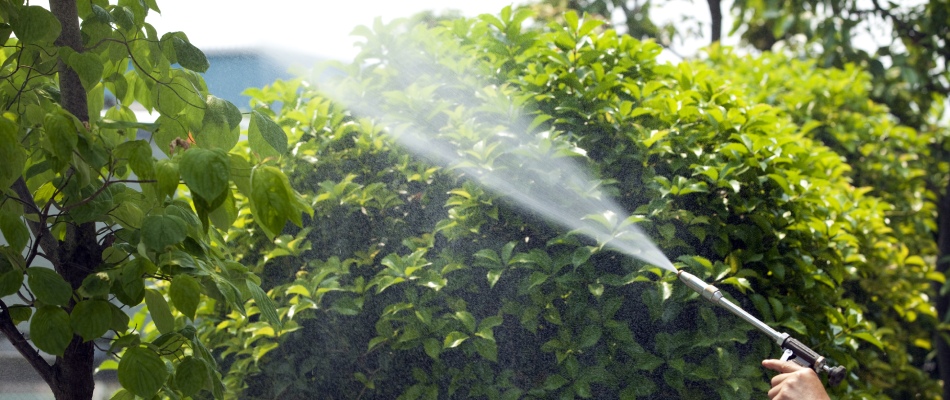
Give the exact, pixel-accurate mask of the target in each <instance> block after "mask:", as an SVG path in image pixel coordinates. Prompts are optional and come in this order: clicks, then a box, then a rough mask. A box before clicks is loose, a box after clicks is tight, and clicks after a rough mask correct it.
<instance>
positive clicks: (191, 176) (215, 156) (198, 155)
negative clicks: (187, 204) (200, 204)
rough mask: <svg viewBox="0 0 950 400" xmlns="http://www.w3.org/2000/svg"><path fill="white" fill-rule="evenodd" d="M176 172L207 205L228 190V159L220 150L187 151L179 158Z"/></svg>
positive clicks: (198, 149) (194, 149)
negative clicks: (177, 171)
mask: <svg viewBox="0 0 950 400" xmlns="http://www.w3.org/2000/svg"><path fill="white" fill-rule="evenodd" d="M178 170H179V172H180V173H181V177H182V180H184V181H185V185H187V186H188V188H189V189H191V192H192V193H194V194H195V195H196V196H198V197H200V198H201V199H203V200H205V201H206V202H208V203H211V202H212V201H214V200H215V199H217V198H219V197H220V196H221V195H223V194H224V192H225V191H226V190H228V180H229V179H230V174H231V166H230V159H229V158H228V155H227V153H225V152H224V151H222V150H218V149H215V150H208V149H202V148H197V147H193V148H191V149H188V151H186V152H185V154H184V155H183V156H182V158H181V162H180V163H179V165H178ZM209 211H210V210H209Z"/></svg>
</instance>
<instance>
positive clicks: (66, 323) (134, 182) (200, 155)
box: [0, 0, 309, 399]
mask: <svg viewBox="0 0 950 400" xmlns="http://www.w3.org/2000/svg"><path fill="white" fill-rule="evenodd" d="M158 10H159V9H158V6H157V5H156V4H155V1H154V0H149V1H139V0H131V1H129V0H119V1H118V3H117V4H110V2H108V1H105V0H93V1H88V0H87V1H73V0H53V1H51V2H50V8H49V9H46V8H43V7H40V6H35V5H29V4H26V5H24V4H23V1H10V0H4V1H0V21H2V23H0V36H2V37H0V41H2V42H4V43H5V45H4V46H3V48H2V49H0V76H2V80H0V107H2V114H3V115H2V117H0V193H2V194H0V232H2V234H3V238H4V239H5V244H4V245H2V246H0V299H2V300H0V332H2V333H3V335H4V336H5V339H4V340H9V341H10V342H11V343H12V344H13V345H14V347H15V348H16V349H17V350H18V351H19V352H20V354H21V355H23V357H24V358H25V359H26V360H27V361H28V362H29V363H30V365H31V366H32V367H33V368H34V369H35V370H36V372H37V373H38V375H39V376H40V377H42V378H43V379H44V380H45V381H46V383H47V384H48V385H49V386H50V388H51V390H52V392H53V394H54V395H55V396H56V398H57V399H73V398H75V399H89V398H92V396H93V386H94V380H93V373H94V368H96V367H97V366H96V365H94V359H95V356H96V355H95V352H96V348H97V347H98V348H100V349H103V350H104V351H107V352H108V353H109V354H110V355H115V356H116V357H115V359H112V358H111V357H110V360H109V361H107V363H106V364H105V365H103V366H102V368H113V369H117V374H118V380H119V383H120V384H121V385H122V387H123V389H122V390H121V391H120V393H119V394H118V395H117V396H118V397H117V398H120V399H122V398H129V399H131V398H133V397H135V396H139V397H142V398H152V397H153V396H155V395H156V394H157V393H159V392H161V393H162V395H163V396H168V397H172V398H180V397H182V396H197V395H199V394H200V395H202V396H210V395H212V394H214V395H215V396H217V397H221V396H223V390H224V386H223V385H222V383H221V378H220V374H218V373H217V365H216V361H215V359H214V357H213V356H212V354H211V353H210V351H209V350H208V349H207V348H206V347H205V346H204V345H203V344H202V343H201V342H200V341H199V340H198V336H197V335H196V329H195V327H194V326H193V321H194V319H195V315H196V312H197V308H198V305H199V302H200V301H201V299H202V298H203V297H212V298H215V299H218V300H219V301H220V303H219V304H220V305H221V307H229V308H231V309H234V310H237V311H238V312H244V310H245V308H244V304H245V302H247V301H248V300H249V299H254V303H256V304H257V306H256V307H255V310H257V309H258V308H260V309H261V310H263V312H264V315H265V316H270V317H272V318H270V320H271V321H272V322H275V323H277V322H279V321H278V317H277V315H276V312H275V308H274V304H273V303H272V302H271V300H270V299H269V298H268V297H267V296H266V294H265V293H264V291H263V290H262V289H261V288H260V286H259V278H258V277H256V276H255V275H254V274H252V273H250V272H249V271H248V268H246V267H245V266H242V265H241V264H239V263H237V262H235V260H234V259H235V258H236V256H235V255H234V254H233V253H232V252H231V251H230V250H229V249H228V247H227V245H225V242H224V241H223V240H222V238H221V235H220V233H219V232H218V231H217V229H228V228H229V227H230V225H231V223H232V222H233V221H234V219H235V218H236V216H237V214H238V213H241V212H245V211H244V209H243V208H245V207H246V208H248V209H250V210H255V214H256V216H257V218H256V222H257V223H258V225H259V227H260V229H262V230H263V231H264V232H278V231H280V230H281V229H282V228H283V226H284V225H285V224H286V222H287V221H288V220H290V221H293V222H296V223H298V224H300V223H301V222H302V221H301V214H302V213H303V212H306V211H309V207H307V206H306V205H304V204H302V203H300V201H299V200H298V198H297V196H296V194H295V192H294V191H293V190H292V189H291V188H290V186H289V182H288V180H287V177H286V176H285V175H284V174H283V173H282V172H281V171H280V170H278V169H277V168H275V167H274V166H272V165H267V164H266V163H263V162H261V163H258V162H256V161H255V162H253V163H252V162H251V161H250V160H248V159H247V158H244V157H242V156H241V155H239V154H236V153H230V154H229V150H231V148H233V147H234V146H235V144H236V143H237V142H238V141H239V138H240V133H241V132H240V129H239V123H240V121H241V114H240V113H239V112H238V110H237V108H236V107H235V106H234V105H233V104H231V103H229V102H227V101H225V100H222V99H219V98H217V97H214V96H212V95H210V94H209V93H208V91H207V88H206V87H205V84H204V81H203V80H202V78H201V76H200V75H199V74H198V73H200V72H204V71H205V70H206V69H207V68H208V60H207V59H206V58H205V55H204V54H203V53H202V52H201V51H200V50H198V49H197V48H196V47H195V46H193V45H192V44H191V43H190V42H189V41H188V38H187V36H186V35H185V34H184V33H182V32H170V33H166V34H164V35H161V36H159V35H158V33H157V32H156V30H155V29H154V28H153V27H152V26H151V25H150V24H149V23H147V22H145V19H146V17H147V16H148V14H149V13H153V12H158ZM80 18H81V23H80ZM107 93H109V94H110V95H112V96H114V98H115V104H114V105H111V106H109V107H108V109H104V108H105V98H106V94H107ZM133 103H137V104H138V105H139V106H141V107H143V108H144V109H145V110H146V111H149V112H152V113H153V115H155V116H156V117H157V120H156V121H155V122H154V123H141V122H137V121H136V116H135V113H134V112H133V110H132V109H131V108H130V107H131V106H132V104H133ZM252 123H254V127H253V128H252V130H251V132H250V133H249V136H250V139H251V140H252V141H254V142H255V143H257V145H255V147H260V146H266V147H268V149H269V150H270V151H278V150H284V149H286V147H287V141H286V137H285V136H284V134H283V132H282V131H281V130H280V128H279V127H278V126H277V125H276V124H274V123H273V122H271V121H270V120H261V119H259V118H252ZM153 152H154V153H157V154H162V153H161V152H164V155H162V156H161V158H162V159H161V160H157V159H156V158H155V156H153ZM180 183H183V184H184V185H183V186H182V187H181V189H182V190H181V191H180V192H179V185H180ZM235 199H241V200H242V201H241V202H240V203H237V204H239V205H237V206H236V205H235V204H236V203H235ZM164 289H167V292H166V294H163V292H162V291H161V290H164ZM14 295H16V296H14ZM166 295H167V296H166ZM143 303H144V304H145V305H146V307H139V306H140V305H141V304H143ZM135 309H140V310H141V311H140V312H139V313H138V314H137V315H135V316H134V317H131V318H130V316H132V315H133V314H135V312H134V311H133V310H135ZM173 312H174V313H175V314H174V315H173ZM41 351H42V352H45V353H47V354H50V355H53V356H56V358H55V361H54V362H53V363H52V364H51V363H48V362H47V361H46V359H45V358H44V357H43V356H42V355H41V353H40V352H41Z"/></svg>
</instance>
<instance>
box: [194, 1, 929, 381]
mask: <svg viewBox="0 0 950 400" xmlns="http://www.w3.org/2000/svg"><path fill="white" fill-rule="evenodd" d="M532 16H533V15H532V14H531V13H530V12H527V11H525V10H521V11H512V10H511V9H505V10H503V11H502V12H501V14H500V15H498V16H490V15H485V16H482V17H480V18H477V19H460V20H454V21H445V22H443V23H442V24H440V25H438V26H425V25H416V24H412V23H409V22H406V21H403V22H398V23H394V24H392V25H383V24H381V23H378V24H376V25H375V26H374V27H373V28H372V29H368V28H367V29H361V30H359V31H358V33H359V34H360V35H362V36H363V37H365V38H366V39H365V41H364V42H363V43H361V45H362V48H363V51H362V53H361V54H360V56H359V57H358V58H357V60H355V61H354V62H353V63H352V64H348V65H336V66H334V67H333V71H335V72H336V76H340V75H342V78H341V79H342V81H343V82H342V83H337V84H336V85H342V87H343V90H341V91H336V90H334V91H332V92H331V93H333V95H332V96H331V95H329V94H327V92H326V91H325V88H327V87H329V86H324V85H323V84H322V83H321V81H320V80H319V79H316V78H314V79H310V80H303V81H301V80H296V81H290V82H283V81H281V82H276V83H275V84H274V85H272V86H270V87H266V88H262V89H254V90H249V91H248V94H250V95H251V96H252V97H253V98H254V100H253V104H255V105H258V106H261V113H262V114H263V115H268V116H273V118H274V119H275V120H276V121H277V122H278V124H280V125H281V126H282V127H284V131H285V132H286V133H287V136H288V138H289V140H290V141H291V142H294V143H296V145H295V146H293V147H294V148H295V149H296V150H295V152H294V154H293V155H292V157H283V158H282V159H281V163H282V164H281V165H282V168H283V169H284V170H285V171H287V172H288V174H289V175H290V179H291V181H292V182H294V185H295V186H297V187H300V188H301V189H300V190H301V191H302V192H303V193H304V196H305V198H307V199H308V200H309V201H311V202H312V204H313V206H314V215H313V219H312V220H311V221H307V222H306V224H305V225H306V226H307V227H308V229H303V230H288V231H285V232H284V235H283V236H281V237H280V238H279V240H278V241H275V242H274V243H272V244H271V243H269V242H267V241H266V240H264V237H265V236H264V235H262V234H261V233H260V232H259V231H257V230H255V229H249V230H240V231H238V230H233V231H231V232H230V233H229V236H228V237H229V238H232V239H234V240H235V243H236V244H235V245H236V246H243V247H242V250H241V252H242V253H243V254H244V257H245V258H244V259H243V260H242V261H243V262H245V263H246V264H248V265H253V266H254V267H253V268H254V270H255V271H258V272H259V273H261V274H262V276H263V277H264V280H263V282H264V283H263V284H264V286H265V287H266V288H268V289H269V293H270V295H271V296H272V297H273V298H274V301H275V302H276V303H277V304H278V314H279V315H280V316H281V318H282V322H283V323H284V326H285V330H284V331H283V334H281V333H278V332H274V331H272V330H269V329H268V328H267V327H266V326H264V325H262V324H260V323H259V322H258V321H256V320H255V319H254V318H252V317H243V316H240V315H239V314H237V313H232V314H231V315H228V316H221V315H220V314H217V313H213V312H208V313H207V315H208V316H209V318H208V319H205V320H204V324H203V325H202V328H201V329H200V331H201V335H203V337H206V338H207V339H208V343H212V345H211V346H212V347H213V348H214V349H216V350H217V353H216V354H219V355H220V359H219V362H220V365H222V366H225V367H227V368H228V369H229V370H228V371H229V372H228V374H227V376H226V377H225V378H224V381H225V384H226V385H227V387H228V388H229V389H230V390H229V392H230V393H234V394H236V395H237V394H239V393H240V396H242V397H246V398H272V397H274V396H277V395H279V396H281V397H284V398H306V397H307V396H313V394H314V392H315V391H318V392H319V391H326V392H327V393H332V394H344V395H350V396H351V397H353V398H394V397H398V396H403V397H404V398H420V397H424V398H447V397H448V398H451V397H488V398H554V397H558V398H573V397H582V398H588V397H593V398H618V397H620V398H637V397H642V398H664V397H663V396H667V397H668V398H708V397H710V396H713V395H711V394H712V393H715V395H716V396H718V397H721V398H742V399H745V398H754V397H761V396H762V395H763V393H764V392H765V391H766V390H767V387H768V384H767V382H768V374H767V372H766V371H764V370H763V369H761V367H760V366H759V362H760V361H761V359H762V358H765V357H774V356H775V355H776V354H775V353H776V351H777V349H776V347H775V345H774V343H771V342H770V341H769V340H768V339H767V338H765V337H763V335H761V334H760V333H758V332H757V331H755V330H754V329H753V328H752V327H750V326H748V325H747V324H745V323H742V322H741V321H737V320H736V318H734V317H732V316H731V315H729V314H725V313H723V312H722V311H721V310H718V309H714V308H711V307H709V306H708V305H707V304H704V303H700V302H698V301H695V300H696V298H697V296H696V294H695V293H693V292H691V291H689V290H688V289H687V288H685V287H683V286H682V285H680V284H678V282H677V281H676V280H675V278H674V277H673V276H671V274H665V273H663V272H662V271H661V270H659V269H656V268H650V267H649V266H645V265H644V264H643V263H641V262H639V261H636V260H635V259H633V258H631V257H628V256H625V255H622V254H618V253H616V252H614V251H610V250H606V249H605V248H604V247H602V246H601V245H602V243H597V242H595V241H592V240H590V239H588V238H585V237H583V236H581V235H577V234H574V233H571V232H568V231H566V230H564V229H561V228H560V227H558V226H554V225H552V224H550V223H549V221H548V220H547V219H546V218H545V217H543V216H542V215H540V214H539V213H538V212H535V211H533V210H532V209H530V208H529V209H525V208H523V207H521V206H519V205H518V204H522V203H521V202H520V201H521V200H522V199H519V198H517V197H518V196H521V195H513V194H508V193H493V192H490V191H487V190H486V189H485V188H484V187H483V186H482V185H481V183H480V180H479V179H477V178H475V177H476V176H479V175H480V174H491V173H501V174H502V175H503V176H505V177H506V178H507V179H510V180H511V181H510V182H511V183H512V185H513V186H515V187H518V188H523V190H524V192H527V193H535V194H537V193H543V191H542V190H543V189H542V187H540V186H539V185H538V184H537V182H543V181H544V180H545V179H547V178H548V177H552V176H553V177H554V178H559V177H561V174H562V173H563V169H561V168H554V167H551V168H537V167H535V165H536V164H533V163H532V162H527V161H526V160H534V159H554V160H557V159H562V160H563V159H571V160H574V161H575V162H576V163H578V164H579V165H581V166H582V168H583V169H584V170H586V171H588V172H589V173H590V174H591V176H592V177H593V179H592V180H591V181H590V185H589V186H580V185H574V186H572V185H569V184H566V183H565V184H564V185H563V188H562V190H560V191H556V192H554V193H547V195H548V197H556V198H571V196H567V195H565V193H566V192H567V191H575V190H576V191H578V192H579V193H580V194H587V195H590V196H595V197H596V196H602V197H612V198H615V199H617V200H618V201H619V203H620V204H621V205H622V207H623V209H625V210H630V212H631V213H632V214H633V217H632V218H631V219H629V220H627V221H628V222H631V223H636V224H638V225H640V226H641V227H643V228H644V229H645V230H646V231H647V232H648V233H649V236H650V237H652V238H654V239H655V240H656V241H657V243H658V244H659V247H660V248H662V249H663V250H664V252H666V254H667V255H669V256H670V257H671V258H673V259H675V260H677V261H678V266H679V267H681V268H686V269H689V270H690V271H692V272H694V273H696V274H697V275H700V276H703V277H704V278H705V279H707V280H709V281H711V282H717V284H718V285H720V287H722V288H724V289H725V290H726V291H728V292H729V293H730V295H731V296H734V298H735V299H736V301H737V303H738V304H741V305H742V306H743V307H745V308H746V309H748V310H750V311H753V312H754V313H756V314H757V315H761V316H762V317H763V319H764V320H765V321H766V322H767V323H769V324H772V325H773V326H776V327H777V328H778V329H781V330H787V331H789V332H790V333H792V334H793V335H796V336H799V337H800V338H801V339H802V340H803V341H804V342H806V343H808V344H810V345H814V346H815V347H816V348H817V349H818V350H819V352H821V353H823V354H825V355H827V356H829V357H830V358H831V359H833V360H835V361H836V362H839V363H841V364H843V365H845V366H846V367H848V368H849V371H851V374H852V375H850V377H849V379H848V380H847V383H846V384H844V385H842V386H840V387H836V388H832V390H833V391H834V393H835V394H836V395H837V396H840V397H841V398H874V397H882V396H888V397H892V398H904V397H910V396H920V397H923V398H936V397H938V393H939V387H938V385H937V382H936V381H935V380H934V379H932V378H931V377H930V376H929V375H928V374H927V372H926V371H925V370H924V363H925V360H926V352H927V350H926V346H928V345H929V343H930V336H931V333H932V330H933V328H934V327H935V326H936V325H937V322H938V321H937V320H936V318H935V313H934V309H933V307H932V305H931V304H929V303H928V301H927V300H928V295H929V294H931V293H932V292H930V290H931V287H930V284H931V283H932V282H933V281H934V280H937V281H942V275H941V274H937V273H934V271H933V267H932V265H931V264H928V263H927V262H925V260H924V259H923V258H922V257H921V256H920V255H919V254H916V253H912V252H911V249H912V248H914V247H913V246H918V245H921V246H923V244H926V243H929V245H930V246H931V247H930V251H933V242H932V241H927V240H918V241H917V242H907V243H905V240H906V239H907V238H909V237H911V233H912V232H911V231H912V230H913V229H914V228H915V227H925V228H927V227H928V226H929V228H927V229H931V230H932V229H933V227H932V225H928V224H932V222H933V219H932V215H931V213H932V211H933V204H932V203H929V202H927V201H926V198H925V197H923V198H921V197H915V196H912V195H909V194H908V193H913V192H914V191H915V190H918V189H920V188H921V186H922V185H924V184H925V180H926V177H925V175H926V174H925V170H923V169H921V165H922V164H920V163H917V162H915V161H914V160H913V159H908V158H907V157H906V156H905V152H906V149H913V150H914V151H913V152H920V154H921V155H925V154H926V153H925V152H926V151H928V149H929V146H930V141H929V138H928V137H927V136H926V135H923V134H919V133H918V131H916V130H915V129H913V128H910V127H907V126H902V125H900V124H899V123H897V122H896V121H895V120H894V119H893V118H892V117H890V116H889V115H888V114H887V110H886V109H885V108H883V107H881V106H879V105H876V104H874V103H873V102H870V101H869V90H870V88H871V84H872V83H871V76H870V75H869V74H867V73H866V72H863V71H862V70H860V69H858V68H854V67H853V66H852V67H846V68H843V69H820V68H815V67H814V64H813V62H808V61H802V60H796V59H794V58H792V57H789V56H787V55H782V54H766V55H763V56H760V57H740V56H737V55H735V54H732V53H730V52H728V51H721V50H711V51H710V54H709V57H708V58H707V59H705V60H701V61H689V62H684V63H682V64H680V65H676V66H672V65H667V64H660V63H658V62H657V61H656V57H657V55H658V54H659V52H660V50H661V48H660V46H658V45H657V44H655V43H653V42H649V41H647V42H641V41H639V40H636V39H632V38H630V37H629V36H623V35H620V34H618V33H617V32H616V31H614V30H611V29H603V27H602V25H601V22H600V21H598V20H596V19H594V18H587V17H585V18H580V17H578V15H577V14H575V13H567V14H564V15H563V17H562V19H563V21H562V23H551V24H548V25H546V26H544V27H529V26H527V25H526V22H525V21H528V20H529V19H530V18H531V17H532ZM315 76H323V75H320V74H315ZM784 76H794V77H797V79H795V80H785V79H781V78H782V77H784ZM341 93H342V95H341ZM288 104H293V105H294V106H293V107H286V106H282V107H280V108H279V109H278V108H277V105H288ZM265 106H266V107H265ZM413 132H424V133H426V134H430V135H432V136H429V137H428V140H427V141H426V142H425V147H430V148H435V147H440V146H442V147H444V148H446V149H448V150H449V154H453V155H458V157H459V158H457V159H456V161H457V162H455V163H449V164H444V163H440V162H437V161H438V160H440V159H441V158H440V157H437V156H435V155H433V154H430V153H423V155H419V154H417V153H412V152H408V151H407V150H406V149H405V148H404V147H402V146H400V145H398V144H397V142H396V139H397V138H399V137H404V136H405V135H411V134H412V133H413ZM826 136H827V137H832V138H837V140H839V141H841V142H843V143H850V142H851V141H853V139H851V138H852V137H860V138H867V137H881V136H887V137H889V138H893V139H892V140H888V141H877V142H870V143H868V144H866V145H865V146H862V148H861V149H860V152H862V154H864V155H865V158H864V159H857V158H854V159H852V158H850V157H844V156H843V155H844V154H845V152H846V151H847V150H848V149H849V148H848V147H842V146H831V145H823V144H822V141H823V140H824V138H825V137H826ZM247 151H249V152H250V151H251V150H250V149H248V150H247ZM450 158H451V157H450ZM865 161H867V162H866V163H865ZM492 171H494V172H492ZM859 174H868V177H870V174H877V175H875V176H876V178H874V179H876V180H878V181H887V182H888V184H892V185H894V186H892V187H891V189H892V190H893V192H894V195H893V196H890V197H884V194H883V193H874V192H871V191H870V190H869V189H868V188H867V187H865V186H861V187H857V186H855V185H854V184H853V183H860V182H862V181H855V179H856V176H857V175H859ZM908 177H912V179H904V178H908ZM898 178H901V179H898ZM564 182H569V181H567V180H565V181H564ZM860 184H862V185H863V183H860ZM925 193H926V192H925V191H924V192H922V195H923V194H925ZM913 207H918V209H919V210H922V212H918V213H907V214H899V213H896V212H895V211H899V210H905V209H913ZM239 219H240V217H239ZM602 220H603V221H604V222H605V223H606V224H607V225H611V221H609V220H608V219H606V218H603V219H602ZM614 222H616V221H614ZM241 225H242V223H241V222H238V223H237V224H236V225H235V226H241ZM202 310H209V311H210V310H213V304H211V303H208V305H207V306H206V307H205V308H203V309H202Z"/></svg>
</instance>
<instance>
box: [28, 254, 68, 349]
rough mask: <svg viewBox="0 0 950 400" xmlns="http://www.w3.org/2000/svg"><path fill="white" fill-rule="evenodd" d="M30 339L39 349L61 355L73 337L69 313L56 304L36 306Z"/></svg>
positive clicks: (31, 321)
mask: <svg viewBox="0 0 950 400" xmlns="http://www.w3.org/2000/svg"><path fill="white" fill-rule="evenodd" d="M30 269H32V268H30ZM30 339H31V340H32V341H33V344H35V345H36V347H37V348H39V349H40V350H43V351H45V352H47V353H49V354H53V355H57V356H62V355H63V353H65V351H66V347H67V346H69V342H70V341H71V340H72V339H73V330H72V328H70V326H69V314H67V313H66V310H63V309H62V308H60V307H57V306H42V307H40V308H38V309H37V310H36V314H34V315H33V318H32V319H31V320H30Z"/></svg>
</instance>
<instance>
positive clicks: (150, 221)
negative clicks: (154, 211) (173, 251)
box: [142, 215, 188, 251]
mask: <svg viewBox="0 0 950 400" xmlns="http://www.w3.org/2000/svg"><path fill="white" fill-rule="evenodd" d="M187 235H188V228H187V226H186V225H185V221H184V220H183V219H181V218H179V217H177V216H174V215H149V216H148V217H145V220H144V221H142V243H144V244H145V246H146V247H148V248H149V249H152V250H155V251H163V250H165V247H167V246H171V245H175V244H178V243H181V241H182V240H185V237H186V236H187Z"/></svg>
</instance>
